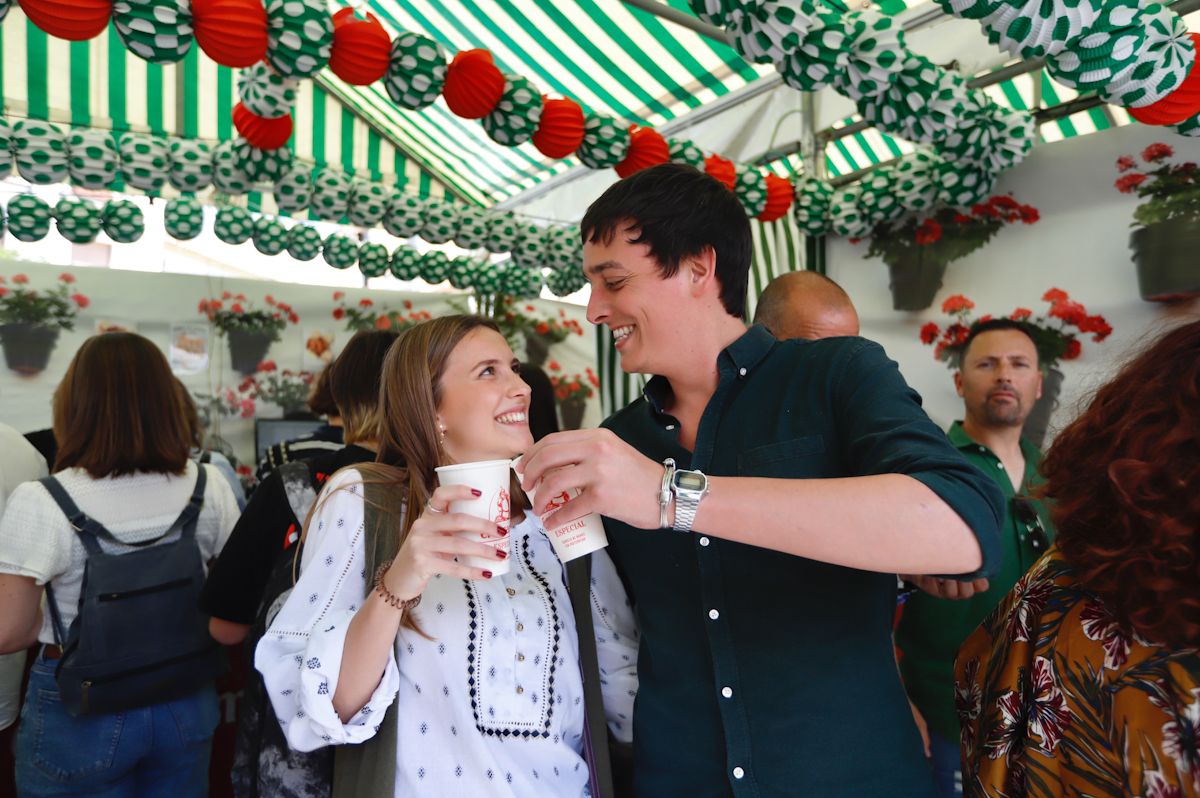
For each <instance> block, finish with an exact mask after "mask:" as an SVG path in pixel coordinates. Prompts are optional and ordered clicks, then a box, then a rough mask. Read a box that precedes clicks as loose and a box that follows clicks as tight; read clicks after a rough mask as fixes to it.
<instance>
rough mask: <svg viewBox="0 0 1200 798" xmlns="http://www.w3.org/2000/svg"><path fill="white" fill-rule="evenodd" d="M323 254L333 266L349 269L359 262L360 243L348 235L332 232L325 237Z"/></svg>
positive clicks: (322, 248)
mask: <svg viewBox="0 0 1200 798" xmlns="http://www.w3.org/2000/svg"><path fill="white" fill-rule="evenodd" d="M321 255H322V257H324V258H325V262H326V263H328V264H329V265H330V266H332V267H333V268H335V269H349V268H350V267H351V266H353V265H354V264H355V263H357V262H358V244H357V243H356V242H355V241H354V239H352V238H350V237H348V236H344V235H340V234H339V233H330V234H329V235H328V236H326V237H325V244H324V245H323V246H322V247H321Z"/></svg>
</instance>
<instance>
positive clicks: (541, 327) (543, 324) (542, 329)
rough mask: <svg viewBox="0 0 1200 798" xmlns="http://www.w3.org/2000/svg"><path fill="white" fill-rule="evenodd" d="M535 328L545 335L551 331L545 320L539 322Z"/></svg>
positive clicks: (537, 331)
mask: <svg viewBox="0 0 1200 798" xmlns="http://www.w3.org/2000/svg"><path fill="white" fill-rule="evenodd" d="M533 329H534V332H536V333H537V334H538V335H545V334H546V333H548V332H550V325H549V324H547V323H546V322H544V321H543V322H540V323H539V324H538V326H536V327H534V328H533Z"/></svg>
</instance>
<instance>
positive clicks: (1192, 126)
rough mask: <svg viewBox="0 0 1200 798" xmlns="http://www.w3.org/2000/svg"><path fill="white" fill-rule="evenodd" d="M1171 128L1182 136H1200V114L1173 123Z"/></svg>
mask: <svg viewBox="0 0 1200 798" xmlns="http://www.w3.org/2000/svg"><path fill="white" fill-rule="evenodd" d="M1171 129H1172V130H1174V131H1175V132H1176V133H1178V134H1179V135H1181V136H1190V137H1193V138H1195V137H1196V136H1200V114H1194V115H1193V116H1190V117H1188V118H1187V119H1185V120H1183V121H1182V122H1180V123H1179V124H1178V125H1173V126H1172V128H1171Z"/></svg>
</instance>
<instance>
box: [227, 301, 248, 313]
mask: <svg viewBox="0 0 1200 798" xmlns="http://www.w3.org/2000/svg"><path fill="white" fill-rule="evenodd" d="M229 309H230V310H232V311H233V312H234V313H245V312H246V309H245V308H244V307H242V305H241V303H239V302H234V303H233V304H232V305H230V306H229Z"/></svg>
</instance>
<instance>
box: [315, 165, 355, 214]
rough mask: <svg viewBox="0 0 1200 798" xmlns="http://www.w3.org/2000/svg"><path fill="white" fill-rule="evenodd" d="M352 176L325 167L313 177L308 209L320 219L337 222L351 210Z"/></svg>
mask: <svg viewBox="0 0 1200 798" xmlns="http://www.w3.org/2000/svg"><path fill="white" fill-rule="evenodd" d="M351 185H352V181H351V179H350V176H349V175H347V174H346V173H345V172H343V171H341V170H340V169H332V168H330V167H325V168H324V169H321V170H320V171H319V172H317V173H316V174H315V175H314V176H313V190H312V198H311V199H310V200H309V204H308V208H309V210H310V211H312V214H313V216H316V217H317V218H318V219H325V220H327V221H331V222H336V221H338V220H339V219H341V218H342V217H343V216H345V215H346V211H347V210H349V208H350V187H351Z"/></svg>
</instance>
